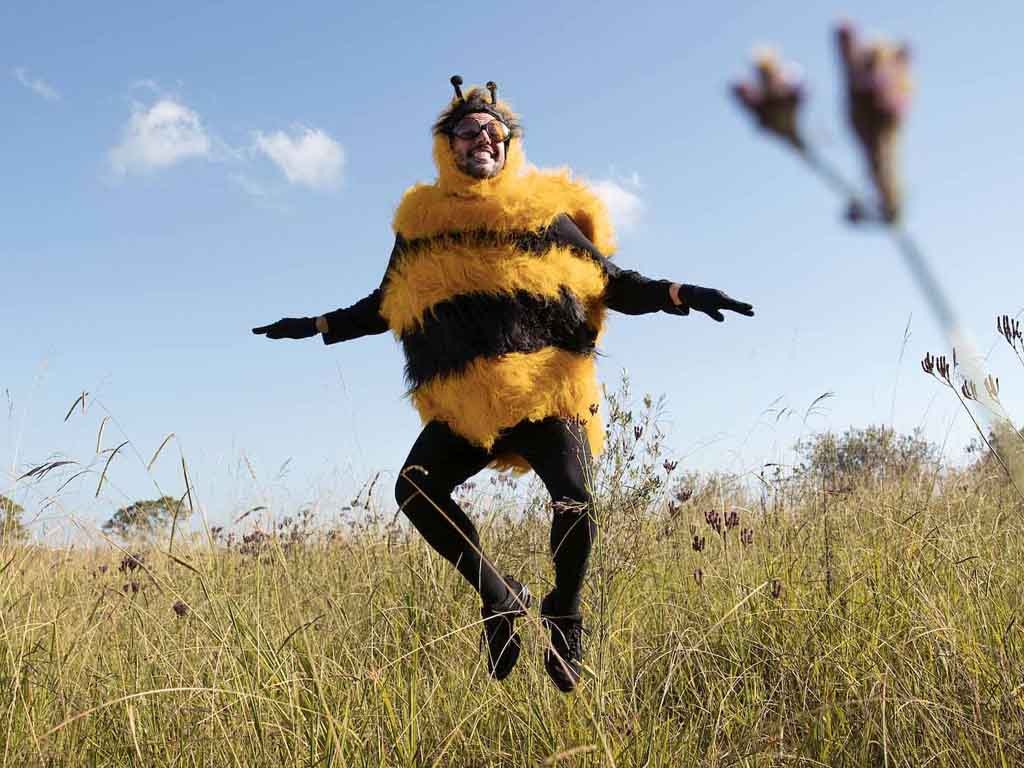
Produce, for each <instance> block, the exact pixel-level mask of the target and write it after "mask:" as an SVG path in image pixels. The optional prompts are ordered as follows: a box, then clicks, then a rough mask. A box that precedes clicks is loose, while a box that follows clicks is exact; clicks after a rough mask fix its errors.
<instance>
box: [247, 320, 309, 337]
mask: <svg viewBox="0 0 1024 768" xmlns="http://www.w3.org/2000/svg"><path fill="white" fill-rule="evenodd" d="M252 332H253V333H256V334H260V333H262V334H266V336H267V338H268V339H308V338H309V337H310V336H316V335H317V333H319V331H317V329H316V318H315V317H285V318H283V319H281V320H278V321H277V322H276V323H271V324H270V325H261V326H260V327H259V328H253V329H252Z"/></svg>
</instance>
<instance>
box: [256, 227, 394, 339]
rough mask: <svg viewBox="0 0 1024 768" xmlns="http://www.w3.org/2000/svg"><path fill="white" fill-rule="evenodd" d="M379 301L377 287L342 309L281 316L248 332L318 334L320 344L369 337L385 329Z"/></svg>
mask: <svg viewBox="0 0 1024 768" xmlns="http://www.w3.org/2000/svg"><path fill="white" fill-rule="evenodd" d="M404 244H405V243H404V241H403V240H402V238H401V236H398V237H396V238H395V246H394V248H392V249H391V259H390V260H389V261H388V269H387V270H386V271H385V273H384V279H383V280H382V281H381V286H382V287H383V285H384V283H385V282H386V281H387V279H388V278H387V276H388V271H390V269H391V268H392V267H393V266H394V265H395V263H396V261H397V260H398V258H399V257H400V256H401V254H402V249H403V246H404ZM380 299H381V289H380V288H378V289H377V290H375V291H374V292H373V293H371V294H370V295H369V296H366V297H364V298H362V299H360V300H359V301H357V302H356V303H355V304H353V305H352V306H350V307H342V308H341V309H336V310H334V311H333V312H328V313H326V314H323V315H320V316H319V317H285V318H282V319H281V320H278V321H277V322H276V323H271V324H270V325H261V326H260V327H259V328H253V329H252V332H253V333H256V334H263V335H265V336H266V337H267V338H268V339H307V338H309V337H310V336H316V335H317V334H318V333H319V334H321V335H322V336H323V341H324V344H337V343H338V342H339V341H350V340H351V339H358V338H360V337H361V336H373V335H375V334H378V333H384V332H386V331H387V330H388V323H387V320H385V319H384V318H383V317H381V314H380Z"/></svg>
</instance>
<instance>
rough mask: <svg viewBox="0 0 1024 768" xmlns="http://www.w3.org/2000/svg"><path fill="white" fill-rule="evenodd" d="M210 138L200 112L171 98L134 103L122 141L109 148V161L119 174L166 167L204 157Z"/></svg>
mask: <svg viewBox="0 0 1024 768" xmlns="http://www.w3.org/2000/svg"><path fill="white" fill-rule="evenodd" d="M209 154H210V138H209V136H207V134H206V130H205V129H204V128H203V125H202V123H201V122H200V120H199V115H198V114H196V113H195V112H193V111H192V110H191V109H189V108H188V107H186V106H184V105H183V104H179V103H178V102H176V101H174V100H172V99H167V98H164V99H160V100H159V101H158V102H156V104H154V105H153V106H152V107H150V108H149V109H146V108H144V107H142V106H141V105H139V104H136V105H135V106H134V107H133V108H132V116H131V119H130V120H129V121H128V125H126V126H125V129H124V136H123V138H122V139H121V143H120V144H118V145H117V146H116V147H114V148H113V149H111V150H110V164H111V166H112V167H113V169H114V171H115V172H116V173H118V174H120V175H122V176H123V175H125V174H127V173H132V172H135V173H144V172H147V171H153V170H158V169H160V168H167V167H169V166H171V165H174V164H175V163H178V162H180V161H182V160H185V159H187V158H189V157H207V156H208V155H209Z"/></svg>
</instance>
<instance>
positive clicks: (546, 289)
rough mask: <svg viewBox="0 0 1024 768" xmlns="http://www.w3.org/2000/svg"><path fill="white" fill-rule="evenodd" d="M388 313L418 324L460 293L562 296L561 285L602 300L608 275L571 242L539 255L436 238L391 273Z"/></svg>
mask: <svg viewBox="0 0 1024 768" xmlns="http://www.w3.org/2000/svg"><path fill="white" fill-rule="evenodd" d="M389 279H390V281H391V283H392V287H391V288H390V290H388V291H387V292H386V293H385V296H384V301H383V302H382V314H383V315H384V316H385V317H387V318H388V321H389V324H390V326H391V327H392V328H394V329H397V330H398V331H399V332H402V331H411V330H414V329H415V328H416V327H417V326H418V325H419V324H420V322H421V320H422V318H423V313H424V312H426V311H427V310H428V309H429V308H430V307H433V306H435V305H436V304H437V303H438V302H440V301H444V300H445V299H449V298H451V297H452V296H453V295H455V294H456V293H469V292H471V291H473V292H479V293H490V294H500V293H512V292H514V291H528V292H530V293H533V294H536V295H538V296H544V297H545V298H550V299H557V298H558V296H559V288H560V287H561V286H563V285H568V286H571V287H572V289H573V292H574V293H575V294H576V296H577V298H579V299H580V301H581V302H582V303H583V305H584V307H587V308H589V307H590V305H591V304H593V303H594V302H596V301H598V300H600V298H601V294H602V293H603V292H604V288H605V276H604V272H603V270H602V269H601V267H600V265H599V264H597V263H596V262H594V261H593V260H590V259H582V258H580V257H579V256H577V255H575V254H574V253H572V251H570V250H569V249H568V248H565V247H561V246H559V247H555V248H552V249H551V250H550V251H548V252H547V253H545V254H544V255H543V256H539V255H536V254H531V253H524V252H522V251H517V250H515V249H514V248H513V247H511V246H510V245H488V246H478V245H474V244H473V243H472V242H469V243H467V242H452V241H450V240H444V241H433V242H432V243H431V245H430V246H429V247H426V248H423V249H422V250H418V251H417V252H416V254H415V257H414V258H408V259H405V260H402V261H400V262H399V263H398V264H397V265H396V266H395V267H394V268H393V269H392V272H391V275H390V278H389Z"/></svg>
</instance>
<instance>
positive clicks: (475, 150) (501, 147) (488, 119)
mask: <svg viewBox="0 0 1024 768" xmlns="http://www.w3.org/2000/svg"><path fill="white" fill-rule="evenodd" d="M494 122H498V121H497V120H495V119H494V117H493V116H491V115H488V114H485V113H479V112H478V113H474V114H471V115H466V116H465V117H464V118H462V119H461V120H460V121H459V125H458V126H456V130H458V129H459V128H463V127H466V128H472V127H474V124H475V127H477V128H484V126H486V125H487V124H488V123H494ZM451 146H452V154H454V155H455V165H457V166H458V168H459V170H460V171H462V172H463V173H465V174H467V175H469V176H472V177H473V178H474V179H489V178H491V177H492V176H496V175H497V174H498V172H499V171H501V169H502V168H504V167H505V142H503V141H496V140H495V139H494V138H492V137H491V136H490V135H489V134H488V131H487V130H481V131H480V133H478V134H477V135H476V136H474V137H473V138H471V139H460V138H459V137H458V136H452V137H451Z"/></svg>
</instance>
